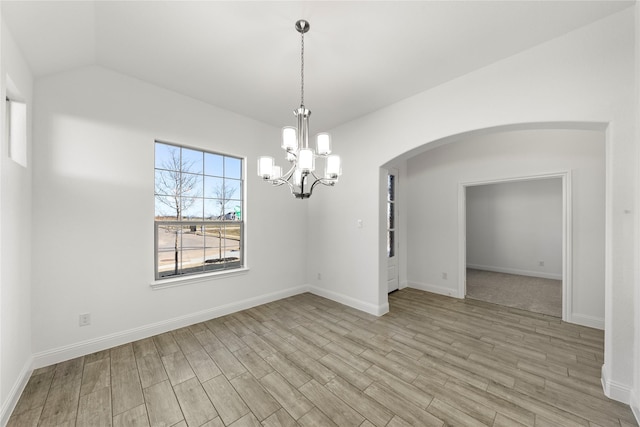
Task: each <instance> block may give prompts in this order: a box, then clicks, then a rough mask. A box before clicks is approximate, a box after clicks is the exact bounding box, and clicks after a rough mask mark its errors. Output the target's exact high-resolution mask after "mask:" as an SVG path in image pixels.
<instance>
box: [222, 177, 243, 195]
mask: <svg viewBox="0 0 640 427" xmlns="http://www.w3.org/2000/svg"><path fill="white" fill-rule="evenodd" d="M223 198H224V199H225V200H230V199H235V200H240V199H242V185H241V181H239V180H237V179H225V180H224V197H223Z"/></svg>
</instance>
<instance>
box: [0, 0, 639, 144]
mask: <svg viewBox="0 0 640 427" xmlns="http://www.w3.org/2000/svg"><path fill="white" fill-rule="evenodd" d="M634 3H635V2H634V1H612V0H605V1H592V0H589V1H573V0H572V1H539V0H538V1H519V0H511V1H478V0H476V1H406V2H404V1H281V2H270V1H254V2H244V1H226V2H222V1H68V2H63V1H6V0H2V3H1V7H2V18H3V21H4V22H5V23H6V25H7V26H8V27H9V29H10V31H11V32H12V34H13V36H14V38H15V41H16V43H17V45H18V46H19V48H20V49H21V50H22V52H23V54H24V56H25V58H26V60H27V61H28V63H29V65H30V67H31V69H32V71H33V73H34V75H35V76H36V77H40V76H45V75H48V74H52V73H58V72H61V71H66V70H70V69H73V68H76V67H82V66H86V65H92V64H98V65H101V66H104V67H107V68H110V69H113V70H115V71H118V72H121V73H124V74H127V75H130V76H133V77H136V78H139V79H142V80H145V81H148V82H151V83H153V84H156V85H158V86H161V87H164V88H167V89H170V90H173V91H176V92H179V93H182V94H185V95H188V96H191V97H193V98H197V99H200V100H202V101H205V102H207V103H209V104H213V105H217V106H220V107H222V108H226V109H228V110H232V111H235V112H237V113H240V114H243V115H245V116H248V117H252V118H255V119H257V120H260V121H263V122H266V123H270V124H273V125H275V126H283V125H291V124H293V120H294V119H293V115H292V110H293V109H294V108H296V107H297V106H298V105H299V103H300V35H299V33H297V32H296V31H295V29H294V23H295V21H296V20H298V19H300V18H304V19H307V20H308V21H309V22H310V23H311V30H310V32H309V33H307V34H306V35H305V105H306V106H307V108H309V109H310V110H312V111H313V115H312V117H311V127H312V129H311V131H312V132H318V131H320V130H328V129H331V128H332V127H334V126H337V125H339V124H341V123H344V122H347V121H349V120H352V119H354V118H356V117H359V116H361V115H364V114H366V113H369V112H371V111H374V110H377V109H379V108H381V107H384V106H386V105H389V104H392V103H394V102H397V101H399V100H401V99H403V98H406V97H409V96H411V95H414V94H416V93H418V92H421V91H424V90H426V89H429V88H431V87H434V86H436V85H439V84H441V83H443V82H446V81H448V80H451V79H453V78H455V77H458V76H461V75H463V74H466V73H469V72H471V71H473V70H476V69H478V68H481V67H484V66H486V65H488V64H491V63H493V62H495V61H498V60H500V59H502V58H506V57H508V56H511V55H513V54H515V53H517V52H520V51H522V50H524V49H527V48H529V47H532V46H535V45H537V44H540V43H543V42H545V41H547V40H550V39H552V38H555V37H558V36H560V35H562V34H565V33H567V32H569V31H572V30H574V29H576V28H579V27H581V26H584V25H587V24H589V23H591V22H593V21H596V20H598V19H601V18H603V17H605V16H608V15H610V14H612V13H615V12H617V11H619V10H622V9H624V8H626V7H629V6H631V5H633V4H634Z"/></svg>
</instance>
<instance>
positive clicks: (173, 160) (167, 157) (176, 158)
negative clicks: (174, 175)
mask: <svg viewBox="0 0 640 427" xmlns="http://www.w3.org/2000/svg"><path fill="white" fill-rule="evenodd" d="M156 168H158V169H172V170H179V169H180V147H176V146H174V145H169V144H162V143H160V142H156Z"/></svg>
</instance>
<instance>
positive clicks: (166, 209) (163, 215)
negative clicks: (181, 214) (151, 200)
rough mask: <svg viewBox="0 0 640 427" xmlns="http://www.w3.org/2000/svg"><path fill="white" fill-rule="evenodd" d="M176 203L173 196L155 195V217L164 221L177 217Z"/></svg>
mask: <svg viewBox="0 0 640 427" xmlns="http://www.w3.org/2000/svg"><path fill="white" fill-rule="evenodd" d="M176 203H177V201H176V198H175V197H171V196H156V219H157V220H165V221H168V220H176V219H178V213H177V211H176V206H175V205H176Z"/></svg>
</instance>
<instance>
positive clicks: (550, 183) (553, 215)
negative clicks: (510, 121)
mask: <svg viewBox="0 0 640 427" xmlns="http://www.w3.org/2000/svg"><path fill="white" fill-rule="evenodd" d="M570 179H571V176H570V172H559V173H556V174H546V175H541V176H526V177H514V178H508V179H499V180H493V181H483V182H472V183H462V184H460V185H461V188H460V190H461V191H459V195H460V198H459V203H460V209H459V211H458V212H459V215H460V218H459V231H460V234H459V236H460V238H461V240H462V241H461V242H460V246H459V247H460V248H461V252H462V253H461V254H460V260H461V263H460V272H459V276H458V277H459V278H460V283H459V295H461V296H464V297H465V298H472V299H479V300H482V301H486V302H491V303H496V304H500V305H506V306H509V307H514V308H520V309H524V310H528V311H533V312H537V313H542V314H547V315H551V316H556V317H561V318H562V319H563V320H566V313H570V312H571V311H570V306H569V305H570V301H571V298H569V297H568V296H569V295H571V269H570V268H569V267H568V266H570V265H571V245H570V244H568V242H571V235H570V233H571V213H570V209H571V199H570V196H571V195H570V188H571V186H570Z"/></svg>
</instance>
